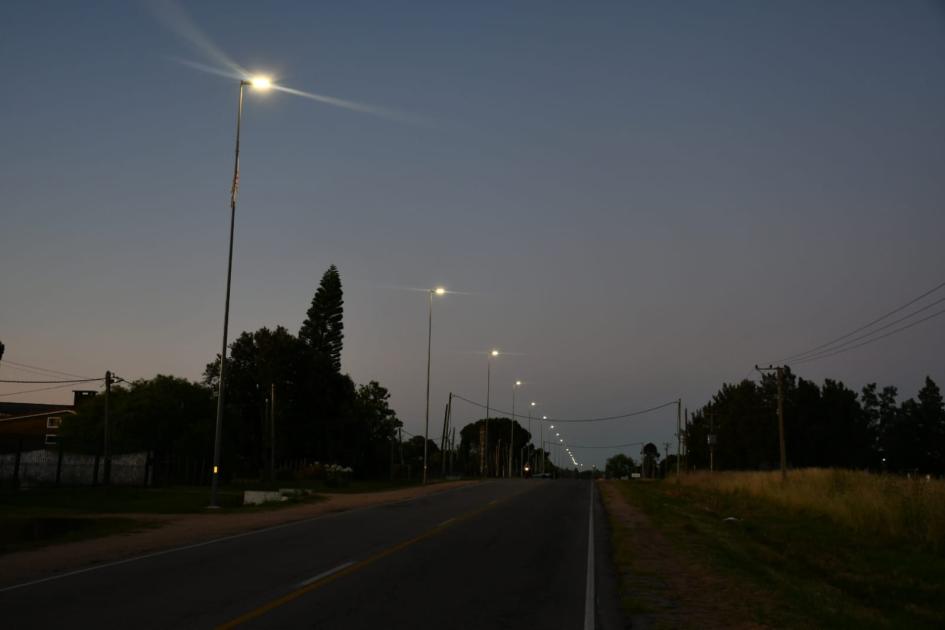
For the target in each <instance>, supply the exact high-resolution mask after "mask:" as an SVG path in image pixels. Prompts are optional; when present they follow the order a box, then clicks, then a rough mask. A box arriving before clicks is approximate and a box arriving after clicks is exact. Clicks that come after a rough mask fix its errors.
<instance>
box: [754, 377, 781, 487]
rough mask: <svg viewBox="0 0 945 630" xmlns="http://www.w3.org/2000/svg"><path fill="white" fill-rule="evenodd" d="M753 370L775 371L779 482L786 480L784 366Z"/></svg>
mask: <svg viewBox="0 0 945 630" xmlns="http://www.w3.org/2000/svg"><path fill="white" fill-rule="evenodd" d="M755 369H756V370H758V371H759V372H770V371H775V372H777V374H778V442H779V446H780V449H781V481H786V480H787V448H786V447H785V445H784V366H783V365H779V366H777V367H773V366H770V365H769V366H768V367H766V368H760V367H758V366H757V365H756V366H755Z"/></svg>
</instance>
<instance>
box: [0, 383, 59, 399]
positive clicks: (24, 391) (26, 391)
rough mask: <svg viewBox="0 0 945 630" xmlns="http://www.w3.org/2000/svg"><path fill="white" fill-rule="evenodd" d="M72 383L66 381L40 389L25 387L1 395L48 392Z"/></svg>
mask: <svg viewBox="0 0 945 630" xmlns="http://www.w3.org/2000/svg"><path fill="white" fill-rule="evenodd" d="M70 385H72V383H66V384H65V385H53V386H52V387H40V388H38V389H24V390H21V391H18V392H7V393H6V394H0V397H6V396H16V395H17V394H32V393H35V392H48V391H50V390H53V389H63V388H65V387H69V386H70Z"/></svg>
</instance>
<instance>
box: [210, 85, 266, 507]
mask: <svg viewBox="0 0 945 630" xmlns="http://www.w3.org/2000/svg"><path fill="white" fill-rule="evenodd" d="M247 85H248V86H250V87H252V88H253V89H256V90H260V91H265V90H268V89H269V88H270V87H271V86H272V82H271V81H270V79H269V77H266V76H261V75H260V76H255V77H250V78H249V79H241V80H240V96H239V105H238V106H237V109H236V151H235V158H234V160H233V184H232V186H231V187H230V248H229V256H228V257H227V262H226V306H225V308H224V311H223V349H222V350H221V351H220V380H219V383H218V384H217V422H216V428H215V429H214V434H213V475H212V476H211V478H210V507H211V508H218V507H220V506H219V504H218V503H217V488H218V486H219V482H220V446H221V443H222V441H223V395H224V373H225V371H226V335H227V331H228V329H229V325H230V279H231V277H232V275H233V228H234V224H235V222H236V194H237V192H238V191H239V186H240V125H241V124H242V121H243V88H244V87H245V86H247Z"/></svg>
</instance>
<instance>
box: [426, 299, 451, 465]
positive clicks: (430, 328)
mask: <svg viewBox="0 0 945 630" xmlns="http://www.w3.org/2000/svg"><path fill="white" fill-rule="evenodd" d="M434 295H446V289H444V288H443V287H436V288H435V289H430V292H429V296H430V316H429V319H428V325H427V410H426V416H425V418H424V422H423V483H424V484H426V482H427V442H429V441H430V350H431V347H432V344H433V296H434ZM440 446H442V444H441V445H440ZM440 456H441V457H442V456H443V455H442V453H441V454H440Z"/></svg>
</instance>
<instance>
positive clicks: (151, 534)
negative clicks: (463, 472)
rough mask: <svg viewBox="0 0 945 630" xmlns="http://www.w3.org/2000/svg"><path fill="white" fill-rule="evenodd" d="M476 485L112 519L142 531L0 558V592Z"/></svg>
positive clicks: (440, 485)
mask: <svg viewBox="0 0 945 630" xmlns="http://www.w3.org/2000/svg"><path fill="white" fill-rule="evenodd" d="M478 483H480V482H479V481H454V482H445V483H438V484H434V485H429V486H414V487H410V488H401V489H397V490H389V491H384V492H370V493H360V494H323V495H322V496H323V497H325V500H324V501H319V502H315V503H305V504H302V505H299V506H297V507H288V508H285V509H279V510H272V511H262V512H246V513H239V512H228V513H206V514H180V515H167V514H114V515H111V516H114V517H116V518H131V519H138V520H141V521H142V522H145V523H147V524H148V527H147V528H143V529H140V530H135V531H132V532H128V533H123V534H115V535H110V536H104V537H101V538H94V539H88V540H81V541H76V542H70V543H63V544H55V545H49V546H47V547H42V548H39V549H32V550H28V551H19V552H13V553H8V554H4V555H2V556H0V588H2V587H7V586H11V585H13V584H19V583H22V582H27V581H32V580H37V579H43V578H45V577H49V576H52V575H56V574H60V573H65V572H69V571H75V570H79V569H83V568H86V567H89V566H94V565H98V564H105V563H109V562H116V561H120V560H124V559H127V558H132V557H135V556H141V555H146V554H151V553H157V552H161V551H166V550H170V549H173V548H175V547H183V546H187V545H194V544H199V543H206V542H209V541H213V540H216V539H219V538H226V537H228V536H235V535H239V534H245V533H247V532H252V531H256V530H264V529H268V528H271V527H276V526H279V525H286V524H290V523H293V522H300V521H306V520H311V519H313V518H318V517H320V516H326V515H329V514H332V513H336V512H344V511H348V510H354V509H359V508H367V507H373V506H376V505H383V504H389V503H397V502H401V501H409V500H412V499H416V498H420V497H424V496H428V495H432V494H437V493H441V492H445V491H450V490H454V489H458V488H462V487H465V486H470V485H475V484H478Z"/></svg>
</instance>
